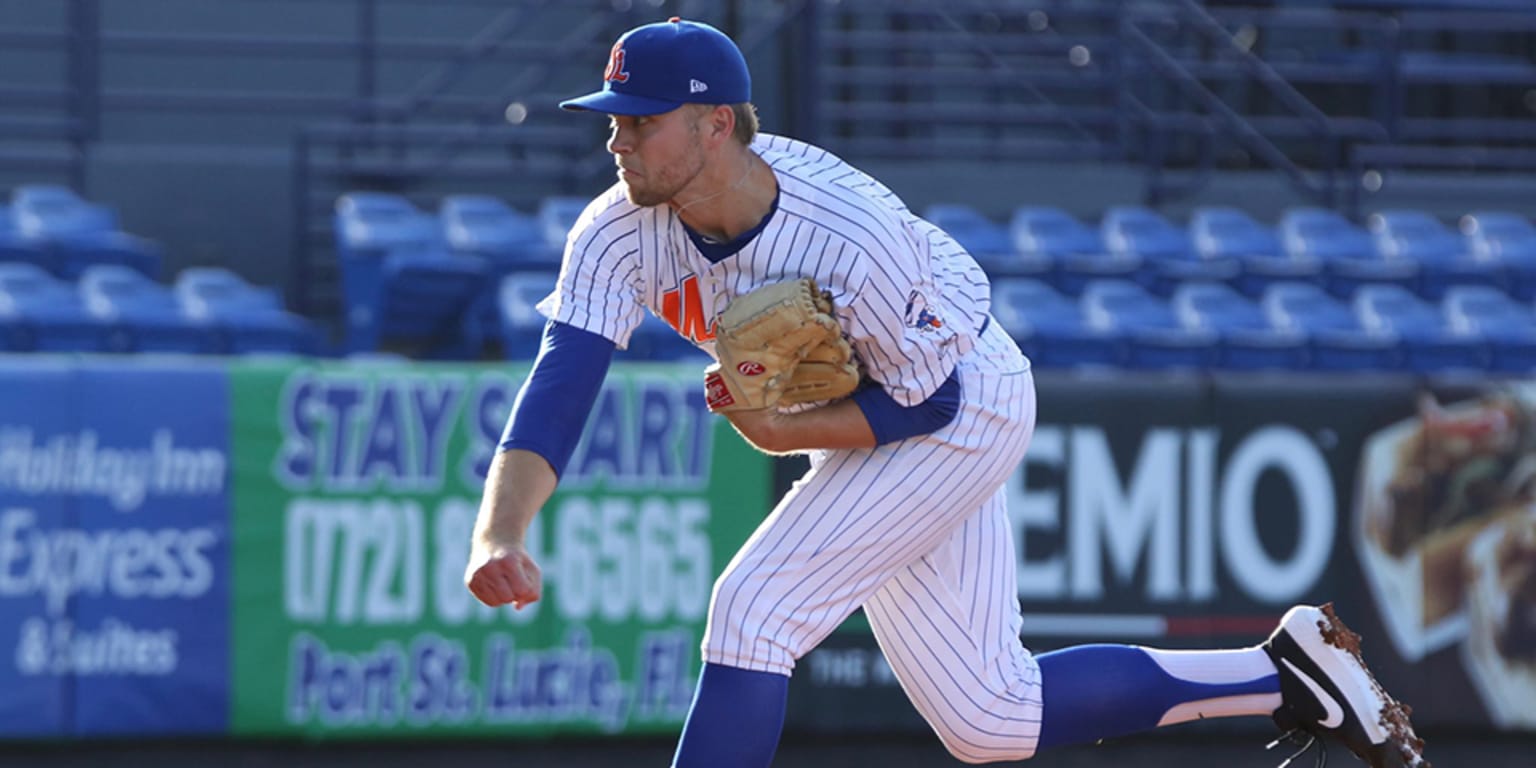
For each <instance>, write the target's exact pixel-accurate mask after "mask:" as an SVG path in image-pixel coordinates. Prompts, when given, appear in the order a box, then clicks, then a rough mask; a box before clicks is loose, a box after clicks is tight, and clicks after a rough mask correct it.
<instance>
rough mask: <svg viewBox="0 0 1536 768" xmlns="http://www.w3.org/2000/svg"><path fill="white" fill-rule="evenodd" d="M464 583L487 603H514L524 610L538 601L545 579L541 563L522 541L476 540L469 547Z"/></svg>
mask: <svg viewBox="0 0 1536 768" xmlns="http://www.w3.org/2000/svg"><path fill="white" fill-rule="evenodd" d="M464 585H465V586H467V587H469V591H470V593H472V594H473V595H474V596H475V598H476V599H478V600H479V601H480V602H482V603H485V604H486V605H489V606H492V607H495V606H498V605H506V604H508V603H511V604H512V607H513V608H518V609H521V608H522V607H523V606H526V605H530V604H532V603H536V602H538V601H539V596H540V595H541V594H542V593H543V591H544V578H543V575H542V574H541V573H540V572H539V564H538V563H535V562H534V561H533V556H532V555H530V554H528V550H527V549H526V548H524V547H523V545H522V544H512V545H500V544H493V543H488V542H482V541H476V542H474V544H472V545H471V546H470V550H469V567H468V568H466V569H465V570H464Z"/></svg>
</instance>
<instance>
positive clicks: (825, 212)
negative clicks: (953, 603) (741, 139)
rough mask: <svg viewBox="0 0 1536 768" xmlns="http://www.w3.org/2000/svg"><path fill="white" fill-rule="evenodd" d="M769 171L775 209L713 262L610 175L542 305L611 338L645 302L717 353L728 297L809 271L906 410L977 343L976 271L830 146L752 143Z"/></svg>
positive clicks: (666, 213)
mask: <svg viewBox="0 0 1536 768" xmlns="http://www.w3.org/2000/svg"><path fill="white" fill-rule="evenodd" d="M752 149H753V150H754V151H756V152H757V153H758V154H759V155H760V156H761V157H762V158H763V160H765V161H767V163H768V165H769V166H771V167H772V168H773V170H774V173H775V175H776V176H777V178H778V183H779V202H778V210H777V212H775V213H774V214H773V216H772V217H771V218H770V219H769V221H768V224H767V226H766V227H765V228H764V229H763V231H762V232H760V233H759V234H758V235H757V236H756V237H755V238H753V240H752V241H751V242H750V243H748V244H747V245H746V246H745V247H744V248H742V249H741V250H740V251H739V252H737V253H736V254H734V255H732V256H730V257H728V258H726V259H724V260H722V261H720V262H719V263H712V262H710V261H709V260H708V259H706V258H705V257H704V255H703V254H701V253H700V252H699V250H698V248H697V247H695V246H694V244H693V242H692V241H691V240H690V239H689V237H688V234H687V232H686V231H685V230H684V229H683V224H682V221H681V220H680V219H679V218H678V216H677V214H676V213H674V212H673V211H672V209H671V208H669V207H667V206H664V205H662V206H652V207H640V206H636V205H635V204H633V203H631V202H629V200H627V199H626V198H625V196H624V190H623V187H622V185H621V184H615V185H614V186H613V187H611V188H610V189H608V191H606V192H604V193H603V194H601V195H599V196H598V197H597V198H596V199H594V200H593V201H592V202H591V204H589V205H588V206H587V208H586V210H585V211H584V212H583V213H582V215H581V217H580V218H579V219H578V220H577V222H576V224H575V226H574V227H572V229H571V233H570V235H569V237H568V238H567V240H566V247H565V260H564V264H563V265H562V267H561V270H560V279H559V282H558V284H557V285H556V287H555V291H554V292H553V293H552V294H550V295H549V297H547V298H546V299H544V301H542V302H540V304H539V310H540V311H541V312H543V313H544V314H545V315H546V316H548V317H549V318H551V319H553V320H557V321H559V322H563V323H567V324H569V325H573V326H576V327H578V328H581V329H583V330H586V331H590V332H592V333H597V334H599V335H602V336H604V337H606V338H608V339H610V340H612V341H614V342H615V343H616V344H618V345H619V346H620V347H624V346H625V345H627V343H628V341H629V335H630V333H631V332H633V331H634V329H635V327H636V326H637V325H639V323H640V321H641V319H642V317H643V315H642V314H641V313H642V312H643V311H644V310H645V309H647V308H648V309H650V310H651V311H652V312H654V313H655V314H656V315H658V316H659V317H661V318H662V319H664V320H666V321H668V322H669V323H670V324H671V325H672V327H674V328H676V329H677V330H678V332H679V333H681V334H682V335H683V336H684V337H686V338H688V339H689V340H690V341H692V342H693V343H695V344H696V345H698V346H699V347H701V348H702V349H704V350H705V351H706V352H709V353H710V354H713V353H714V332H713V328H714V323H715V318H716V317H717V316H718V315H719V313H720V311H721V310H723V309H724V308H725V306H726V305H727V303H728V302H730V301H731V300H733V299H734V298H736V297H737V296H740V295H742V294H745V293H749V292H751V291H752V290H754V289H756V288H758V287H761V286H763V285H768V284H771V283H776V282H780V281H783V280H790V279H794V278H797V277H812V278H815V280H816V282H817V284H818V285H820V286H821V287H822V288H825V289H827V290H829V291H831V293H832V296H833V301H834V303H835V304H836V305H837V314H838V320H839V321H840V322H841V323H842V326H843V333H844V334H845V335H846V336H847V337H848V339H849V341H850V343H851V344H852V345H853V348H854V350H855V352H856V353H857V354H858V356H859V359H860V360H861V361H862V362H863V363H864V366H865V368H866V369H867V370H868V371H869V374H870V376H871V377H872V378H874V379H875V380H876V381H878V382H880V384H882V385H883V386H884V387H885V389H886V391H887V392H889V393H890V395H891V397H892V398H893V399H895V400H896V402H898V403H900V404H902V405H904V406H908V407H910V406H913V405H916V404H918V403H920V402H922V401H924V400H926V399H927V398H928V397H929V396H930V395H932V394H933V392H934V390H936V389H938V387H939V385H940V384H943V383H944V380H945V378H946V377H948V375H949V373H950V371H952V370H953V369H954V367H955V363H956V362H957V361H958V360H959V359H960V357H961V356H963V355H964V354H965V353H966V352H968V351H970V350H971V348H972V347H973V346H974V345H975V342H976V335H977V333H978V331H979V329H980V328H981V327H982V325H983V323H984V322H985V320H986V317H987V313H988V311H989V310H990V308H991V291H990V287H989V285H988V282H987V277H986V275H985V273H983V272H982V270H981V268H980V267H979V266H977V264H976V262H975V260H973V259H972V258H971V257H970V255H969V254H967V253H966V252H965V250H964V249H963V248H961V247H960V246H959V244H957V243H956V242H955V241H954V240H953V239H952V238H950V237H949V236H948V235H947V234H945V233H944V232H943V231H942V230H940V229H939V228H938V227H935V226H934V225H932V224H930V223H928V222H927V221H924V220H923V219H921V218H919V217H917V216H916V215H914V214H913V213H912V212H911V211H909V210H908V209H907V207H906V205H905V204H903V203H902V202H901V200H900V199H898V198H897V197H896V195H895V194H894V193H892V192H891V191H890V190H889V189H887V188H886V187H885V186H884V185H883V184H881V183H880V182H878V181H876V180H874V179H873V178H871V177H870V176H869V175H868V174H865V173H864V172H862V171H860V170H858V169H856V168H854V167H853V166H851V165H848V164H847V163H845V162H843V161H842V160H841V159H839V158H837V157H836V156H834V155H832V154H831V153H829V152H827V151H826V150H823V149H820V148H818V147H815V146H812V145H810V144H806V143H803V142H799V141H795V140H793V139H787V138H784V137H782V136H773V135H769V134H762V135H759V137H758V138H757V140H756V141H754V142H753V144H752Z"/></svg>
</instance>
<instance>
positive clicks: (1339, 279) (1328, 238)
mask: <svg viewBox="0 0 1536 768" xmlns="http://www.w3.org/2000/svg"><path fill="white" fill-rule="evenodd" d="M1279 230H1280V245H1281V247H1282V248H1283V249H1284V250H1285V252H1286V254H1287V255H1289V256H1291V257H1292V258H1309V259H1313V260H1317V261H1320V262H1322V265H1323V273H1324V275H1323V280H1324V284H1325V285H1326V286H1327V288H1328V291H1329V293H1332V294H1333V295H1334V296H1337V297H1342V298H1347V297H1350V296H1353V295H1354V292H1355V289H1356V288H1357V287H1359V286H1361V285H1366V284H1372V283H1388V284H1392V285H1401V286H1403V287H1405V288H1408V289H1410V290H1413V289H1417V288H1418V284H1419V266H1418V264H1416V263H1414V262H1408V261H1388V260H1386V259H1383V258H1382V257H1381V254H1380V253H1378V252H1377V250H1376V245H1375V243H1374V242H1373V241H1372V239H1371V236H1370V234H1369V233H1367V232H1366V231H1365V230H1363V229H1361V228H1359V227H1357V226H1355V225H1354V224H1351V223H1350V222H1349V220H1347V219H1345V218H1344V217H1343V216H1340V215H1339V214H1337V213H1334V212H1333V211H1330V210H1327V209H1326V208H1309V207H1302V208H1290V209H1287V210H1286V211H1285V213H1283V214H1281V216H1280V224H1279Z"/></svg>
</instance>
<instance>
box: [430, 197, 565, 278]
mask: <svg viewBox="0 0 1536 768" xmlns="http://www.w3.org/2000/svg"><path fill="white" fill-rule="evenodd" d="M438 218H439V219H440V220H441V223H442V227H443V234H444V236H445V237H446V238H447V240H448V246H449V247H450V248H452V249H453V250H454V252H456V253H462V254H468V255H472V256H479V257H481V258H483V259H485V260H486V261H487V262H489V263H490V265H491V267H492V268H493V269H496V270H499V271H501V272H503V273H505V272H511V271H515V270H521V269H554V268H558V267H559V265H560V252H559V251H555V250H552V249H550V248H549V247H548V246H547V245H546V244H545V242H544V233H543V231H542V230H541V229H540V228H539V222H538V220H537V219H535V218H534V217H532V216H529V215H527V214H524V213H520V212H518V211H517V210H515V209H513V208H512V207H511V206H508V205H507V204H506V203H504V202H502V201H501V200H500V199H499V198H495V197H492V196H490V195H449V196H447V197H444V198H443V199H442V202H441V203H440V204H439V205H438Z"/></svg>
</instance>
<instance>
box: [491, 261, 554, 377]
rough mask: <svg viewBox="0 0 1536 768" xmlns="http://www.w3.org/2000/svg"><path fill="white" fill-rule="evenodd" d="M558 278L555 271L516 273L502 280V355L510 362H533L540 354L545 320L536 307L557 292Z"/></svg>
mask: <svg viewBox="0 0 1536 768" xmlns="http://www.w3.org/2000/svg"><path fill="white" fill-rule="evenodd" d="M557 278H559V275H558V274H557V273H556V272H554V271H553V270H549V271H527V272H513V273H511V274H509V275H506V276H505V277H503V278H501V285H500V287H499V289H498V290H497V296H496V307H497V311H498V313H499V314H500V317H501V327H500V330H501V353H502V356H503V357H506V358H507V359H509V360H532V359H534V358H535V357H538V355H539V341H540V340H541V339H542V338H543V334H544V323H545V317H544V316H543V315H541V314H539V310H538V309H537V305H538V303H539V302H540V301H542V300H543V299H544V297H545V296H548V295H549V294H550V292H551V291H553V290H554V289H555V280H556V279H557Z"/></svg>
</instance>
